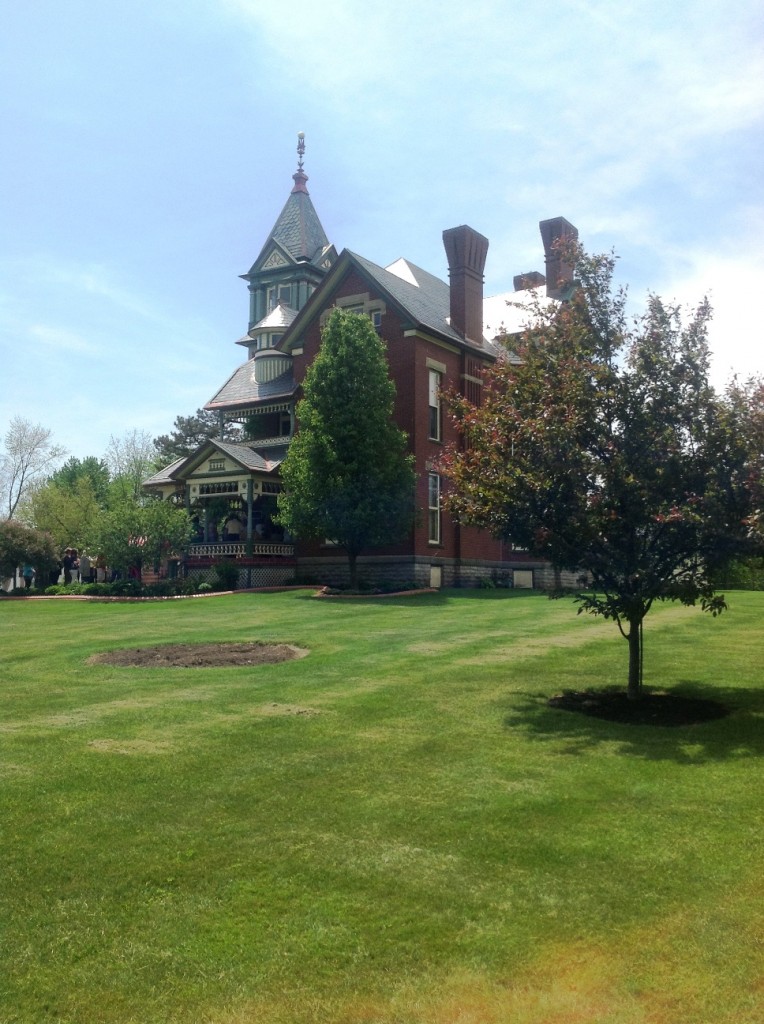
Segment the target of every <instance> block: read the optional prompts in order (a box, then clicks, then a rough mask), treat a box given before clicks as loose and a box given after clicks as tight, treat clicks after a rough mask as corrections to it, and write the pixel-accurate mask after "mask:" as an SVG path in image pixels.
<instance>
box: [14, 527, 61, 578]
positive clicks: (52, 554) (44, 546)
mask: <svg viewBox="0 0 764 1024" xmlns="http://www.w3.org/2000/svg"><path fill="white" fill-rule="evenodd" d="M24 562H28V563H29V564H30V565H33V566H34V567H35V569H36V572H37V579H38V581H39V580H41V579H45V577H46V575H47V572H48V570H50V569H52V568H53V567H54V566H55V565H57V563H58V559H57V554H56V548H55V544H54V541H53V538H52V537H51V536H50V535H49V534H47V533H43V532H42V531H40V530H33V529H30V527H28V526H24V524H23V523H18V522H16V521H15V520H13V519H5V520H0V577H8V576H13V574H14V573H15V571H16V569H17V568H18V566H20V565H22V564H23V563H24Z"/></svg>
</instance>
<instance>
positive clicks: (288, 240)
mask: <svg viewBox="0 0 764 1024" xmlns="http://www.w3.org/2000/svg"><path fill="white" fill-rule="evenodd" d="M297 153H298V163H297V170H296V172H295V173H294V174H293V175H292V178H293V180H294V187H293V188H292V191H291V192H290V194H289V198H288V199H287V201H286V203H285V205H284V209H283V210H282V211H281V213H280V214H279V216H278V220H277V221H276V223H275V224H274V225H273V229H272V230H271V232H270V234H269V235H268V237H267V239H266V240H265V245H264V246H263V247H262V249H261V250H260V255H259V256H258V257H257V259H256V260H255V262H254V264H253V266H252V269H251V270H250V274H251V273H253V271H255V269H256V268H257V267H258V266H259V264H260V262H261V260H263V259H264V258H266V257H267V256H268V255H269V254H270V252H271V251H272V250H273V246H274V243H277V244H278V245H279V246H281V248H282V249H283V250H286V252H287V253H289V255H290V256H291V257H292V258H293V259H294V260H295V261H296V262H299V263H302V262H305V261H308V262H310V263H316V264H318V263H319V262H320V257H321V255H322V253H323V252H324V250H325V249H326V248H327V247H328V246H329V239H328V238H327V237H326V232H325V231H324V229H323V227H322V225H321V221H320V220H319V219H318V214H317V213H316V211H315V208H314V206H313V203H312V201H311V198H310V194H309V192H308V189H307V187H306V182H307V180H308V175H307V174H306V173H305V171H304V170H303V166H302V164H303V156H304V154H305V136H304V135H303V133H302V132H300V134H299V135H298V143H297Z"/></svg>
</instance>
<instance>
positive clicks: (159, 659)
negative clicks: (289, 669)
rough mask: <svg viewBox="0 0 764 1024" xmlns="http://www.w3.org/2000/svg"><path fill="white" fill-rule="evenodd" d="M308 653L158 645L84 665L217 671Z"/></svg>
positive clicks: (250, 645) (265, 647)
mask: <svg viewBox="0 0 764 1024" xmlns="http://www.w3.org/2000/svg"><path fill="white" fill-rule="evenodd" d="M307 653H308V652H307V651H306V650H304V649H303V648H301V647H295V646H293V645H292V644H267V643H261V642H259V641H256V640H255V641H252V642H245V643H207V644H159V645H157V646H156V647H134V648H128V649H127V650H121V651H104V652H103V653H102V654H92V655H91V656H90V657H89V658H88V660H87V664H88V665H117V666H120V667H122V668H217V667H226V666H229V665H274V664H276V663H278V662H280V661H291V660H292V659H293V658H304V657H305V655H306V654H307Z"/></svg>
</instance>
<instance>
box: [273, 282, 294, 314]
mask: <svg viewBox="0 0 764 1024" xmlns="http://www.w3.org/2000/svg"><path fill="white" fill-rule="evenodd" d="M279 303H280V304H281V305H282V306H291V304H292V286H291V284H280V285H274V287H273V288H269V289H268V311H269V312H270V311H271V310H274V309H275V308H276V306H278V305H279Z"/></svg>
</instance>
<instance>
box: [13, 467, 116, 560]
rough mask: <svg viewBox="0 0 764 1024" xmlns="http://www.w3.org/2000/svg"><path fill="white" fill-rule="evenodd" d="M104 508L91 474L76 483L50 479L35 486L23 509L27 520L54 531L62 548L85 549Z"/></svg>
mask: <svg viewBox="0 0 764 1024" xmlns="http://www.w3.org/2000/svg"><path fill="white" fill-rule="evenodd" d="M102 511H103V509H102V505H101V503H100V502H99V500H98V497H97V495H96V492H95V489H94V487H93V481H92V478H91V477H90V476H80V477H78V478H77V479H76V480H75V481H74V483H73V484H71V485H65V486H62V485H61V484H56V483H53V481H52V478H51V480H49V481H48V482H47V483H45V484H42V485H41V486H39V487H37V488H35V489H34V490H33V491H32V492H31V494H30V495H29V498H28V500H27V501H26V502H25V504H24V507H23V512H22V513H21V514H22V516H23V518H24V520H25V521H26V522H29V523H31V525H33V526H34V527H36V528H37V529H38V530H44V531H47V532H48V533H50V534H51V536H52V537H53V539H54V540H55V541H56V543H57V544H58V546H59V548H61V549H63V548H66V547H74V548H78V549H81V548H83V547H88V546H89V545H90V537H91V536H92V534H93V531H94V530H95V529H96V528H97V524H98V520H99V518H100V516H101V513H102Z"/></svg>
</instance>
